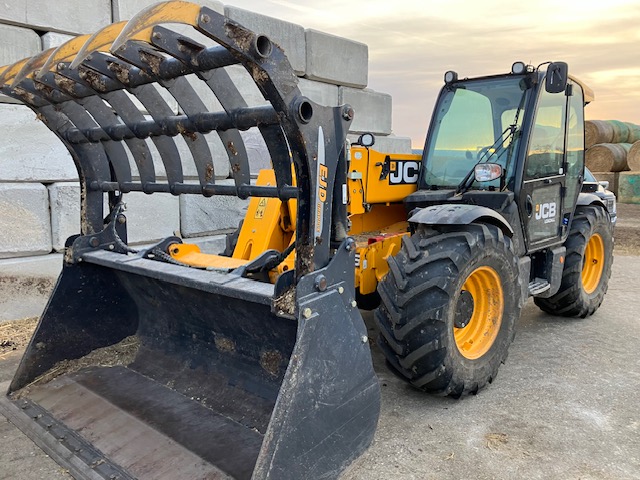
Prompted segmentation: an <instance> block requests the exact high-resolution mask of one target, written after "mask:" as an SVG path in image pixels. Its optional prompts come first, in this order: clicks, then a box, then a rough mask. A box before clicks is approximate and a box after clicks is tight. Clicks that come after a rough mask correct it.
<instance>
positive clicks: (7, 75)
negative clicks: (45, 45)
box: [0, 57, 31, 86]
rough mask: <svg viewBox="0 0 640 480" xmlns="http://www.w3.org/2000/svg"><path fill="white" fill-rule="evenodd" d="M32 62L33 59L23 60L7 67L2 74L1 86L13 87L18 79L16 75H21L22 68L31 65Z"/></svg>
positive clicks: (0, 75)
mask: <svg viewBox="0 0 640 480" xmlns="http://www.w3.org/2000/svg"><path fill="white" fill-rule="evenodd" d="M30 60H31V57H29V58H23V59H22V60H18V61H17V62H15V63H13V64H11V65H8V66H6V67H5V68H4V70H3V71H2V73H1V74H0V86H3V85H11V83H12V82H13V79H14V78H16V75H18V73H20V71H21V70H22V68H23V67H24V66H25V65H26V64H27V63H29V61H30Z"/></svg>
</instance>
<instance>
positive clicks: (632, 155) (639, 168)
mask: <svg viewBox="0 0 640 480" xmlns="http://www.w3.org/2000/svg"><path fill="white" fill-rule="evenodd" d="M627 165H628V166H629V170H631V171H632V172H640V140H638V141H637V142H635V143H634V144H633V145H631V148H630V149H629V152H628V153H627Z"/></svg>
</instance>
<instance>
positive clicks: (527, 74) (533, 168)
mask: <svg viewBox="0 0 640 480" xmlns="http://www.w3.org/2000/svg"><path fill="white" fill-rule="evenodd" d="M585 90H586V93H587V95H586V96H587V102H588V101H590V100H591V99H592V96H593V94H592V92H591V91H590V90H589V89H584V88H583V85H582V84H581V83H580V82H579V81H577V80H576V79H574V78H572V77H570V76H569V75H568V72H567V65H566V63H562V62H555V63H553V62H551V63H545V64H542V65H539V66H538V67H534V66H531V65H525V64H524V63H522V62H516V63H514V64H513V66H512V69H511V73H509V74H502V75H494V76H485V77H479V78H465V79H462V80H459V79H458V75H457V74H456V73H455V72H447V73H446V74H445V85H444V87H443V88H442V90H441V92H440V95H439V97H438V101H437V104H436V108H435V109H434V114H433V118H432V121H431V124H430V127H429V132H428V135H427V139H426V143H425V148H424V150H423V158H422V170H421V173H420V178H419V181H418V191H417V192H416V193H415V194H413V195H411V196H410V197H409V198H407V200H406V203H407V208H408V209H409V210H412V209H413V208H415V207H426V206H429V205H438V204H443V203H445V204H450V203H460V204H470V205H478V206H484V207H487V208H490V209H492V210H494V211H495V212H497V213H499V214H500V215H502V216H503V217H504V220H505V222H506V223H507V224H508V226H509V227H510V229H511V230H512V231H513V236H514V241H515V242H514V243H515V244H516V246H517V247H519V248H518V250H519V253H520V254H523V253H525V252H531V251H535V250H540V249H543V248H546V247H549V246H551V245H554V244H559V243H562V242H563V241H564V239H565V238H566V233H567V230H568V226H569V223H570V221H571V217H572V213H573V211H574V208H575V205H576V200H577V198H578V193H579V192H580V186H581V183H582V180H583V174H584V113H583V112H584V105H585V103H586V102H585Z"/></svg>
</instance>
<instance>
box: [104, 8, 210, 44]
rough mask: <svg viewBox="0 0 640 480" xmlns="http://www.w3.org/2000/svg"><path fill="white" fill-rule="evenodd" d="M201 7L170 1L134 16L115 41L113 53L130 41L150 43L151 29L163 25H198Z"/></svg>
mask: <svg viewBox="0 0 640 480" xmlns="http://www.w3.org/2000/svg"><path fill="white" fill-rule="evenodd" d="M200 8H201V7H200V5H196V4H195V3H191V2H182V1H170V2H162V3H156V4H155V5H151V6H150V7H147V8H145V9H144V10H142V11H141V12H139V13H138V14H137V15H136V16H134V17H133V18H132V19H131V20H129V23H127V25H126V27H125V28H124V29H123V30H122V32H121V33H120V35H119V36H118V38H116V39H115V41H114V42H113V45H112V47H111V52H112V53H114V52H115V51H117V50H119V49H120V48H122V46H123V45H124V44H125V43H126V42H128V41H129V40H141V41H146V42H147V43H150V37H151V34H152V31H151V27H153V26H155V25H160V24H163V23H180V24H184V25H192V26H194V27H195V26H197V25H198V17H199V15H200Z"/></svg>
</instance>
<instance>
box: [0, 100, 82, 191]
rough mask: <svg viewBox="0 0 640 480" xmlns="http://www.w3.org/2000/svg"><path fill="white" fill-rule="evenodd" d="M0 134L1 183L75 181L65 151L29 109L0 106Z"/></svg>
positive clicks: (74, 169)
mask: <svg viewBox="0 0 640 480" xmlns="http://www.w3.org/2000/svg"><path fill="white" fill-rule="evenodd" d="M0 131H1V132H2V138H3V141H2V142H0V181H11V182H14V181H17V182H46V183H49V182H55V181H73V180H77V179H78V173H77V171H76V167H75V164H74V163H73V160H72V159H71V156H70V155H69V152H68V151H67V149H66V148H65V147H64V145H63V144H62V142H61V141H60V140H58V138H57V137H56V136H55V135H54V134H53V133H52V132H51V131H50V130H49V129H48V128H47V127H46V126H45V125H44V124H43V123H42V122H40V121H39V120H37V119H36V114H35V113H33V112H32V111H31V110H30V109H29V108H28V107H25V106H23V105H0Z"/></svg>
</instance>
